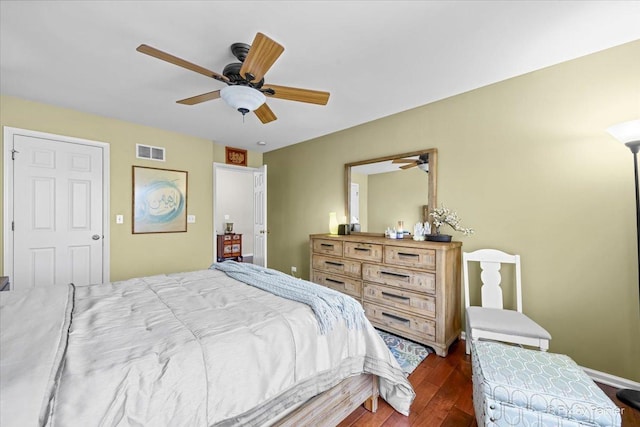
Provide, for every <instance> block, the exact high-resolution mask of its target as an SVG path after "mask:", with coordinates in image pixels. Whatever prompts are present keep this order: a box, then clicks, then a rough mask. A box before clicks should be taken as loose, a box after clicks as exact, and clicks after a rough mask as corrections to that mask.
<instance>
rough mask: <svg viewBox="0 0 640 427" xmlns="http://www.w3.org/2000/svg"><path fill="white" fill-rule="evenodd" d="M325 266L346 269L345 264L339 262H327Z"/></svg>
mask: <svg viewBox="0 0 640 427" xmlns="http://www.w3.org/2000/svg"><path fill="white" fill-rule="evenodd" d="M324 263H325V264H329V265H333V266H334V267H344V264H342V263H339V262H333V261H325V262H324Z"/></svg>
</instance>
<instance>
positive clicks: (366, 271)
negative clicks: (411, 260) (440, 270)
mask: <svg viewBox="0 0 640 427" xmlns="http://www.w3.org/2000/svg"><path fill="white" fill-rule="evenodd" d="M362 278H363V279H364V280H366V281H368V282H375V283H381V284H383V285H391V286H398V287H400V288H403V289H405V290H409V291H418V292H425V293H429V294H433V293H435V290H436V275H435V273H429V272H426V271H414V270H408V269H405V268H399V267H389V266H387V265H379V264H366V263H365V264H362Z"/></svg>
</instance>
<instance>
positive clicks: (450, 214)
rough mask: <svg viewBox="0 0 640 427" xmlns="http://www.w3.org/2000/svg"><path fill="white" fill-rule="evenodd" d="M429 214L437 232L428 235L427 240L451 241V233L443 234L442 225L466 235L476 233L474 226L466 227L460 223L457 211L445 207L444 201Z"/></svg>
mask: <svg viewBox="0 0 640 427" xmlns="http://www.w3.org/2000/svg"><path fill="white" fill-rule="evenodd" d="M429 216H430V217H431V218H433V226H434V228H435V232H436V233H435V234H430V235H428V236H427V240H431V241H433V242H450V241H451V238H452V236H451V235H449V234H441V233H440V227H442V226H443V225H448V226H449V227H451V228H453V229H454V230H455V231H459V232H461V233H462V234H464V235H465V236H471V235H472V234H473V233H474V230H473V228H465V227H462V226H461V225H460V221H461V220H460V218H459V217H458V214H457V213H456V212H455V211H452V210H451V209H449V208H447V207H445V205H444V203H443V204H442V206H441V207H439V208H436V209H434V210H433V211H432V212H431V213H429Z"/></svg>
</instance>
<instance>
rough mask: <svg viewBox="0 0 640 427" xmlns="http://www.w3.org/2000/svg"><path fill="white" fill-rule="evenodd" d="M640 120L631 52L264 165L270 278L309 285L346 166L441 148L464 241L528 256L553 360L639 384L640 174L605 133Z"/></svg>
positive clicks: (527, 284)
mask: <svg viewBox="0 0 640 427" xmlns="http://www.w3.org/2000/svg"><path fill="white" fill-rule="evenodd" d="M332 96H340V94H332ZM639 116H640V42H639V41H636V42H633V43H629V44H626V45H623V46H619V47H616V48H613V49H609V50H606V51H602V52H599V53H596V54H593V55H589V56H586V57H583V58H579V59H576V60H573V61H569V62H566V63H563V64H559V65H556V66H553V67H550V68H547V69H543V70H540V71H537V72H533V73H530V74H527V75H523V76H520V77H517V78H513V79H510V80H507V81H504V82H500V83H497V84H494V85H491V86H487V87H483V88H480V89H477V90H473V91H470V92H468V93H464V94H461V95H458V96H455V97H452V98H448V99H445V100H442V101H439V102H435V103H432V104H429V105H426V106H423V107H420V108H416V109H413V110H410V111H406V112H402V113H399V114H396V115H393V116H390V117H386V118H383V119H380V120H376V121H373V122H370V123H367V124H364V125H361V126H358V127H354V128H351V129H347V130H344V131H341V132H337V133H334V134H330V135H327V136H324V137H321V138H318V139H315V140H311V141H308V142H305V143H301V144H296V145H294V146H291V147H287V148H283V149H280V150H276V151H272V152H269V153H266V154H265V156H264V160H265V163H266V164H267V165H268V167H269V182H268V194H269V207H268V214H269V228H270V230H271V234H270V239H269V265H270V266H271V267H274V268H278V269H280V270H282V271H286V272H288V271H289V269H290V266H292V265H295V266H297V267H298V269H299V270H298V271H299V272H300V274H301V275H302V276H303V277H308V274H309V248H308V235H309V234H311V233H323V232H327V231H328V212H330V211H338V212H340V211H342V210H343V209H344V195H343V192H344V189H343V185H344V183H343V182H344V181H343V180H344V178H343V173H344V172H343V164H344V163H347V162H355V161H360V160H364V159H370V158H375V157H382V156H387V155H393V154H397V153H403V152H409V151H415V150H422V149H427V148H432V147H435V148H437V149H438V161H439V175H438V201H439V203H441V202H445V204H446V205H447V206H448V207H450V208H452V209H454V210H456V211H457V212H458V213H459V214H460V216H461V217H462V218H464V224H463V225H464V226H466V227H472V228H475V230H476V234H475V235H474V236H471V237H464V236H462V235H461V234H459V233H458V234H457V235H456V236H455V238H456V239H458V240H461V241H462V242H463V244H464V246H463V249H464V250H466V251H471V250H475V249H479V248H482V247H495V248H500V249H503V250H505V251H510V252H514V253H519V254H521V255H522V260H523V261H522V262H523V265H522V269H523V271H522V274H523V280H524V285H523V286H524V290H523V291H524V310H525V312H526V313H527V314H529V315H530V316H531V317H532V318H533V319H534V320H536V321H538V322H539V323H541V324H542V325H543V326H545V327H546V328H547V329H548V330H549V331H550V332H551V334H552V335H553V340H552V342H551V351H553V352H559V353H566V354H569V355H570V356H572V357H573V358H574V359H575V360H576V361H577V362H578V363H579V364H580V365H582V366H585V367H589V368H592V369H596V370H599V371H603V372H607V373H610V374H613V375H617V376H621V377H623V378H628V379H632V380H634V381H640V367H639V365H638V360H640V315H639V308H640V307H639V303H638V256H637V253H636V237H635V236H636V230H635V199H634V179H633V161H632V156H631V153H630V151H629V149H628V148H626V147H625V146H624V145H622V144H620V143H618V142H616V141H615V140H614V139H612V138H611V137H610V136H609V135H608V134H607V133H606V132H605V129H606V128H607V127H608V126H610V125H612V124H615V123H619V122H622V121H626V120H632V119H636V118H638V117H639ZM338 153H339V154H338ZM394 220H396V218H389V221H394ZM380 231H382V230H380Z"/></svg>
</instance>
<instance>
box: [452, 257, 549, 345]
mask: <svg viewBox="0 0 640 427" xmlns="http://www.w3.org/2000/svg"><path fill="white" fill-rule="evenodd" d="M469 262H479V263H480V269H481V270H482V271H481V274H480V279H481V282H482V288H481V301H482V305H481V306H471V305H470V304H469ZM502 264H514V267H515V287H516V310H507V309H504V308H503V298H502V288H501V287H500V282H501V281H502V277H501V276H500V267H501V266H502ZM462 268H463V276H464V299H465V308H466V332H465V333H466V351H467V354H469V352H470V350H471V344H472V341H474V340H479V339H489V340H495V341H502V342H509V343H514V344H519V345H527V346H532V347H538V348H539V349H540V350H542V351H547V350H548V349H549V340H551V335H550V334H549V332H547V331H546V330H545V329H544V328H543V327H542V326H540V325H538V324H537V323H536V322H534V321H533V320H531V319H530V318H529V317H527V316H526V315H525V314H523V313H522V289H521V288H522V285H521V278H520V255H510V254H508V253H505V252H502V251H499V250H496V249H480V250H477V251H474V252H464V253H463V254H462Z"/></svg>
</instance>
